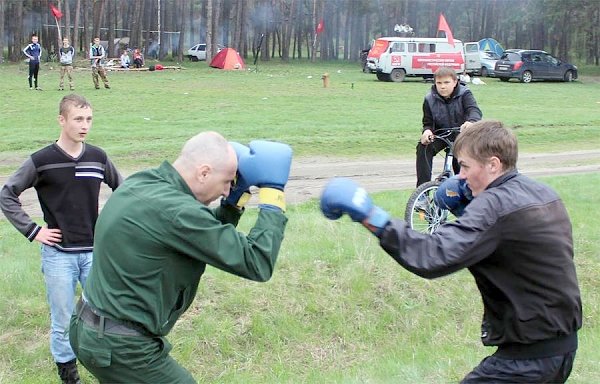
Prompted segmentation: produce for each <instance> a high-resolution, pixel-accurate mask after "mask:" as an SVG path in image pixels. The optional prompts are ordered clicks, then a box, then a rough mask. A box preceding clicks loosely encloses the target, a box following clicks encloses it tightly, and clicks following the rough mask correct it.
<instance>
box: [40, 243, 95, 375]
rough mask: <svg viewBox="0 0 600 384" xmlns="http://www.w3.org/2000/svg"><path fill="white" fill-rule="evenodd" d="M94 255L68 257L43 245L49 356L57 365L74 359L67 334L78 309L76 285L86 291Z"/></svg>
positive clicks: (66, 254)
mask: <svg viewBox="0 0 600 384" xmlns="http://www.w3.org/2000/svg"><path fill="white" fill-rule="evenodd" d="M92 255H93V254H92V252H83V253H70V252H69V253H67V252H61V251H59V250H58V249H56V248H54V247H50V246H48V245H44V244H42V273H43V274H44V280H45V282H46V298H47V300H48V304H49V305H50V323H51V325H50V352H51V353H52V356H53V357H54V361H55V362H57V363H66V362H68V361H71V360H73V359H74V358H75V354H74V353H73V350H72V349H71V345H70V344H69V337H68V336H67V331H68V329H69V321H70V320H71V315H72V314H73V309H74V308H75V292H76V289H77V281H79V282H80V283H81V286H82V287H83V286H84V285H85V280H86V279H87V277H88V274H89V273H90V268H91V267H92V257H93V256H92Z"/></svg>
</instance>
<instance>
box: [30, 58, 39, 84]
mask: <svg viewBox="0 0 600 384" xmlns="http://www.w3.org/2000/svg"><path fill="white" fill-rule="evenodd" d="M39 71H40V62H39V61H36V62H32V61H30V62H29V77H28V78H27V79H28V80H29V88H32V87H33V85H32V83H31V79H34V80H35V87H36V88H37V86H38V73H39Z"/></svg>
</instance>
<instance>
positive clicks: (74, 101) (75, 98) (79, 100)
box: [58, 93, 92, 117]
mask: <svg viewBox="0 0 600 384" xmlns="http://www.w3.org/2000/svg"><path fill="white" fill-rule="evenodd" d="M72 107H77V108H92V105H91V104H90V102H89V101H87V100H86V98H85V97H83V96H80V95H76V94H74V93H72V94H70V95H67V96H65V97H63V98H62V100H61V101H60V104H59V105H58V114H59V115H61V116H64V117H67V112H68V111H69V109H71V108H72Z"/></svg>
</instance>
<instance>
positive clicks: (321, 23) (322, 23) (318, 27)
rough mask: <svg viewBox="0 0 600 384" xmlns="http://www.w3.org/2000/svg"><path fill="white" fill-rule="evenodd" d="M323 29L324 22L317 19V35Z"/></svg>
mask: <svg viewBox="0 0 600 384" xmlns="http://www.w3.org/2000/svg"><path fill="white" fill-rule="evenodd" d="M324 30H325V23H324V22H323V19H321V20H320V21H319V24H317V35H318V34H319V33H321V32H323V31H324Z"/></svg>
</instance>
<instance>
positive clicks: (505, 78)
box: [499, 77, 508, 81]
mask: <svg viewBox="0 0 600 384" xmlns="http://www.w3.org/2000/svg"><path fill="white" fill-rule="evenodd" d="M499 79H500V81H508V77H499Z"/></svg>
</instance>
